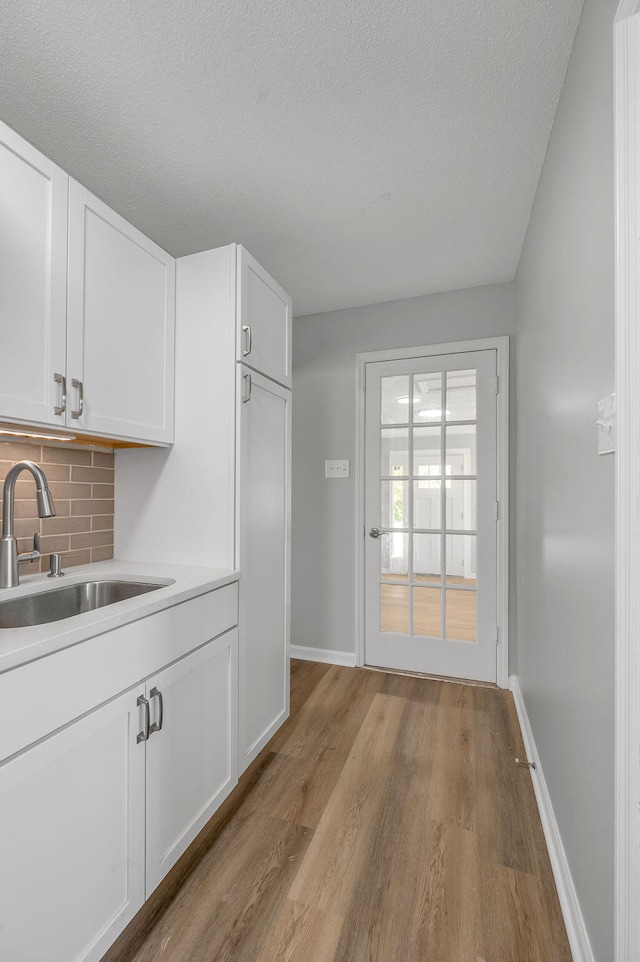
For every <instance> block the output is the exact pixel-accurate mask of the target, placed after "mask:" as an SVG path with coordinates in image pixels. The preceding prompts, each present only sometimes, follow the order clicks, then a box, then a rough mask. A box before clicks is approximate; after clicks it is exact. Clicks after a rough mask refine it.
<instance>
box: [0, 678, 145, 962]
mask: <svg viewBox="0 0 640 962" xmlns="http://www.w3.org/2000/svg"><path fill="white" fill-rule="evenodd" d="M138 723H139V719H138V709H137V708H136V694H135V693H132V692H128V693H127V694H125V695H121V696H120V697H119V698H117V699H115V700H114V701H112V702H108V703H107V704H106V705H104V706H103V707H102V708H99V709H97V710H96V711H94V712H92V713H91V714H89V715H86V716H85V717H84V718H82V719H81V720H80V721H77V722H75V723H73V724H72V725H70V726H69V727H68V728H65V729H62V730H61V731H60V732H58V733H57V734H54V735H52V736H50V737H49V738H46V739H45V740H44V741H42V742H40V743H38V744H36V745H35V746H34V747H33V748H31V749H28V750H27V751H25V752H23V753H22V754H20V755H18V756H14V758H13V759H12V760H10V761H7V762H5V763H4V764H3V765H1V766H0V825H1V826H2V871H1V872H0V958H2V959H6V960H7V962H9V960H11V962H43V960H44V959H46V960H47V962H78V960H81V959H82V960H83V962H89V960H97V959H100V958H101V957H102V955H103V954H104V953H105V951H106V949H107V948H108V946H109V945H110V944H111V943H112V942H113V940H114V939H115V938H116V937H117V935H118V934H119V933H120V932H121V931H122V930H123V929H124V927H125V925H127V923H128V922H129V921H130V920H131V919H132V918H133V916H134V914H135V913H136V912H137V910H138V909H139V908H140V906H141V905H142V903H143V900H144V764H145V752H144V745H143V744H137V743H136V733H137V731H138V730H139V728H138Z"/></svg>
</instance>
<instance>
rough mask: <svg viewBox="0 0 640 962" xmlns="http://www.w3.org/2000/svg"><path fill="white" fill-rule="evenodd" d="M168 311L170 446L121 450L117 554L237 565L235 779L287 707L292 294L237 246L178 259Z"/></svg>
mask: <svg viewBox="0 0 640 962" xmlns="http://www.w3.org/2000/svg"><path fill="white" fill-rule="evenodd" d="M243 292H245V293H243ZM247 292H249V293H247ZM176 316H177V328H176V357H177V364H176V398H175V402H176V403H175V417H176V420H175V444H174V447H173V449H172V450H171V451H170V452H156V451H154V452H149V451H135V450H133V451H129V450H123V451H118V452H117V456H116V476H117V483H116V525H115V532H116V545H115V551H116V555H117V557H119V558H122V559H123V560H124V559H126V560H131V561H143V560H144V559H145V558H150V557H166V558H171V559H172V560H173V561H175V562H176V563H178V564H200V565H212V566H215V567H236V568H239V569H240V571H241V581H240V608H241V616H240V625H239V632H240V641H239V649H240V655H239V661H240V668H239V672H240V708H239V713H240V726H239V728H240V741H239V760H240V773H242V771H243V770H244V768H245V767H246V765H247V764H248V763H249V762H250V761H251V760H252V759H253V758H254V757H255V755H257V753H258V752H259V751H260V749H261V748H262V747H263V745H264V744H265V743H266V742H267V741H268V739H269V737H270V736H271V734H273V732H274V731H275V730H276V729H277V727H278V726H279V725H280V724H281V723H282V722H283V721H284V719H285V718H286V717H287V715H288V713H289V568H290V534H289V517H290V460H291V437H290V397H291V392H290V391H289V390H288V388H287V384H288V383H289V381H290V356H289V354H290V344H291V299H290V298H289V297H288V296H287V295H286V294H285V293H284V291H282V289H281V288H280V287H279V286H278V285H277V284H276V282H275V281H273V279H272V278H270V277H269V275H268V274H266V273H265V272H264V271H263V269H262V268H260V267H259V266H258V265H257V264H256V263H255V261H254V260H253V258H251V257H250V255H248V254H247V252H246V251H244V250H243V249H242V248H241V247H238V246H237V245H235V244H232V245H230V246H228V247H222V248H218V249H217V250H212V251H205V252H203V253H201V254H193V255H191V256H189V257H183V258H179V259H178V261H177V278H176ZM246 328H250V330H251V337H250V341H251V343H249V334H248V333H247V331H246V330H244V329H246ZM243 345H244V346H243ZM274 345H275V348H276V349H275V351H273V347H274ZM243 350H245V351H246V350H250V353H249V354H248V355H246V356H245V357H244V358H243V355H242V351H243ZM247 360H250V361H251V365H252V367H251V368H249V367H248V366H246V365H245V363H236V362H237V361H247ZM263 363H264V370H262V368H260V367H258V365H262V364H263ZM265 374H266V375H269V374H271V375H272V376H270V377H265V376H264V375H265ZM276 374H277V375H278V376H277V377H276V376H275V375H276ZM279 381H280V383H279ZM249 384H251V389H249ZM249 390H251V399H250V400H244V402H243V398H244V399H247V398H248V397H249ZM168 505H170V506H171V510H170V511H168V510H167V506H168Z"/></svg>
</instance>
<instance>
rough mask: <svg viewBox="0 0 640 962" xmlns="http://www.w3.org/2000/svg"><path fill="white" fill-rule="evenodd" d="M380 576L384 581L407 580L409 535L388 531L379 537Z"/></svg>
mask: <svg viewBox="0 0 640 962" xmlns="http://www.w3.org/2000/svg"><path fill="white" fill-rule="evenodd" d="M378 543H379V544H380V576H381V577H382V578H384V579H385V580H387V579H388V580H392V581H403V582H408V580H409V535H408V534H399V533H398V532H396V531H390V532H388V533H387V534H383V535H380V538H379V539H378Z"/></svg>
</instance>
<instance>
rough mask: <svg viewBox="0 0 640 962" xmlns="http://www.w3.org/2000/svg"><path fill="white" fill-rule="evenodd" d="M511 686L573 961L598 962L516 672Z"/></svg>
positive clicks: (512, 677) (512, 676)
mask: <svg viewBox="0 0 640 962" xmlns="http://www.w3.org/2000/svg"><path fill="white" fill-rule="evenodd" d="M509 688H510V689H511V691H512V692H513V699H514V701H515V704H516V711H517V713H518V720H519V722H520V728H521V730H522V739H523V741H524V747H525V751H526V753H527V758H528V760H529V761H530V762H535V765H536V768H535V771H532V772H531V780H532V782H533V788H534V791H535V793H536V801H537V803H538V810H539V812H540V820H541V822H542V828H543V831H544V837H545V839H546V842H547V848H548V850H549V858H550V860H551V868H552V869H553V875H554V878H555V880H556V888H557V889H558V898H559V900H560V908H561V909H562V915H563V917H564V923H565V925H566V928H567V936H568V938H569V945H570V946H571V954H572V955H573V962H595V956H594V954H593V949H592V948H591V942H590V941H589V935H588V933H587V928H586V925H585V924H584V918H583V915H582V910H581V908H580V902H579V901H578V894H577V892H576V888H575V885H574V884H573V878H572V876H571V869H570V868H569V862H568V861H567V856H566V853H565V850H564V845H563V844H562V837H561V835H560V829H559V827H558V823H557V821H556V817H555V814H554V811H553V805H552V804H551V796H550V795H549V789H548V788H547V783H546V781H545V777H544V773H543V771H542V765H541V764H540V758H539V757H538V752H537V750H536V743H535V740H534V737H533V732H532V730H531V724H530V722H529V716H528V714H527V709H526V706H525V703H524V698H523V697H522V691H521V689H520V682H519V681H518V676H517V675H510V676H509Z"/></svg>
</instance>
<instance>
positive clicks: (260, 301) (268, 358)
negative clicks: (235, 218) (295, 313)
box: [236, 246, 291, 387]
mask: <svg viewBox="0 0 640 962" xmlns="http://www.w3.org/2000/svg"><path fill="white" fill-rule="evenodd" d="M237 284H238V290H237V298H238V312H237V318H238V328H237V351H236V360H238V361H241V362H242V363H243V364H246V365H247V366H248V367H251V368H253V369H254V370H255V371H259V372H260V373H261V374H265V375H266V376H267V377H270V378H271V379H272V380H273V381H278V383H279V384H284V385H285V387H291V298H290V297H289V295H288V294H287V293H286V292H285V291H283V289H282V288H281V287H280V285H279V284H276V282H275V281H274V279H273V278H272V277H270V276H269V274H267V272H266V271H265V270H264V269H263V268H262V267H260V265H259V264H258V262H257V261H256V260H254V258H253V257H252V256H251V254H249V253H248V252H247V251H246V250H245V249H244V248H243V247H240V246H239V247H238V263H237Z"/></svg>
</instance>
